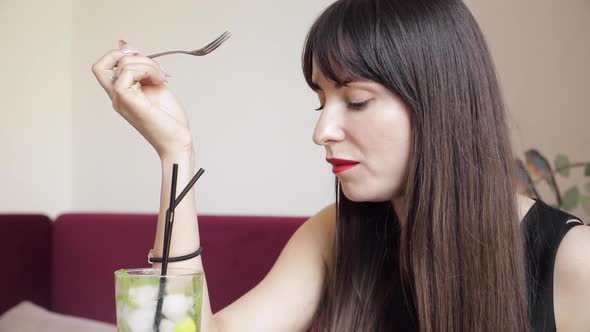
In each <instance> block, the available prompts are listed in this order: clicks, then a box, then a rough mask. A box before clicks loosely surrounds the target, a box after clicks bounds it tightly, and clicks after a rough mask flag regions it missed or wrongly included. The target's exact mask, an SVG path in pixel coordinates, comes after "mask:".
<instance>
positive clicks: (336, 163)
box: [326, 158, 359, 174]
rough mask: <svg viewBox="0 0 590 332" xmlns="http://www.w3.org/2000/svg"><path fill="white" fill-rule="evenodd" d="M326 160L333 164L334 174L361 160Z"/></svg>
mask: <svg viewBox="0 0 590 332" xmlns="http://www.w3.org/2000/svg"><path fill="white" fill-rule="evenodd" d="M326 161H327V162H329V163H330V164H332V172H334V174H338V173H342V172H344V171H347V170H349V169H351V168H353V167H354V166H356V165H358V164H359V162H358V161H355V160H346V159H338V158H328V159H326Z"/></svg>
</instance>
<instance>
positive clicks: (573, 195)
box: [561, 187, 580, 211]
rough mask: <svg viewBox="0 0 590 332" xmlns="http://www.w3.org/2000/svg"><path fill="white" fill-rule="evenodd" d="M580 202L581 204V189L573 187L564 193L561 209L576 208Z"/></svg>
mask: <svg viewBox="0 0 590 332" xmlns="http://www.w3.org/2000/svg"><path fill="white" fill-rule="evenodd" d="M578 204H580V190H578V187H572V188H570V189H568V190H567V191H566V192H565V194H564V195H563V202H562V204H561V209H563V210H565V211H571V210H573V209H575V208H576V207H577V206H578Z"/></svg>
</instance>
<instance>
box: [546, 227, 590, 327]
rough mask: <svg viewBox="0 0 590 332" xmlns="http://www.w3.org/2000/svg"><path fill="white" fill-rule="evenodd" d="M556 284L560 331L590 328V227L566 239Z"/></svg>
mask: <svg viewBox="0 0 590 332" xmlns="http://www.w3.org/2000/svg"><path fill="white" fill-rule="evenodd" d="M571 222H574V221H571ZM553 282H554V294H553V295H554V300H555V301H554V302H555V303H554V307H555V321H556V324H557V329H558V330H565V331H580V330H584V328H587V327H588V326H590V307H589V306H588V299H590V227H588V226H577V227H574V228H572V229H571V230H570V231H569V232H568V233H567V234H566V236H565V237H564V238H563V240H562V241H561V243H560V245H559V249H558V252H557V257H556V259H555V270H554V281H553Z"/></svg>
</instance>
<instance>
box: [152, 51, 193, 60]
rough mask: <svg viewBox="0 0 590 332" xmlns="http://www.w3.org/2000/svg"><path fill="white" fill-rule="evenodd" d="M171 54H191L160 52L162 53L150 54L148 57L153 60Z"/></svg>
mask: <svg viewBox="0 0 590 332" xmlns="http://www.w3.org/2000/svg"><path fill="white" fill-rule="evenodd" d="M169 54H190V53H189V52H187V51H166V52H160V53H155V54H150V55H148V56H147V57H148V58H150V59H153V58H157V57H159V56H163V55H169Z"/></svg>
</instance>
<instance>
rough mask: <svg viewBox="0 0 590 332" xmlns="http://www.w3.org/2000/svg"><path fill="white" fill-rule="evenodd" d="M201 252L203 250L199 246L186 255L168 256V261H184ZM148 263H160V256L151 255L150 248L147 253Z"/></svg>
mask: <svg viewBox="0 0 590 332" xmlns="http://www.w3.org/2000/svg"><path fill="white" fill-rule="evenodd" d="M202 252H203V247H199V249H197V250H196V251H195V252H193V253H190V254H188V255H184V256H178V257H170V258H168V262H181V261H186V260H188V259H191V258H194V257H197V256H199V255H200V254H201V253H202ZM148 263H150V264H153V263H162V257H153V256H152V251H151V250H150V253H149V254H148Z"/></svg>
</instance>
